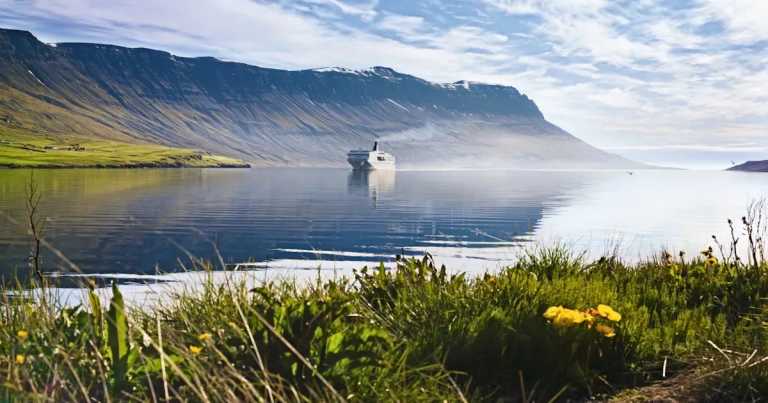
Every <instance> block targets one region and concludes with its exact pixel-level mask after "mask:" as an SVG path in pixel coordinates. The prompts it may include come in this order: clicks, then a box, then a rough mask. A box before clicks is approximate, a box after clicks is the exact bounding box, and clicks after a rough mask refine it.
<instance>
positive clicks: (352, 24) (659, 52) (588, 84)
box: [0, 0, 768, 168]
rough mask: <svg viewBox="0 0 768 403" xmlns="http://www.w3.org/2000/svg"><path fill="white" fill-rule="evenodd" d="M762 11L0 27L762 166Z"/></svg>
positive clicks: (36, 9)
mask: <svg viewBox="0 0 768 403" xmlns="http://www.w3.org/2000/svg"><path fill="white" fill-rule="evenodd" d="M766 21H768V1H757V0H613V1H610V0H455V1H438V0H424V1H412V0H391V1H388V0H378V1H377V0H281V1H254V0H208V1H203V0H200V1H194V2H191V1H183V0H165V1H149V0H145V1H126V0H110V1H103V0H102V1H95V0H48V1H34V0H15V1H14V0H0V26H2V27H7V28H19V29H26V30H30V31H32V32H33V33H34V34H35V35H37V36H38V37H39V38H40V39H42V40H44V41H47V42H65V41H88V42H102V43H114V44H121V45H126V46H145V47H152V48H159V49H164V50H169V51H171V52H173V53H176V54H178V55H183V56H203V55H211V56H216V57H219V58H221V59H226V60H234V61H240V62H246V63H250V64H255V65H260V66H266V67H277V68H287V69H302V68H314V67H327V66H343V67H351V68H365V67H369V66H373V65H383V66H390V67H393V68H395V69H397V70H399V71H402V72H405V73H410V74H414V75H417V76H420V77H423V78H426V79H429V80H433V81H443V82H448V81H458V80H472V81H481V82H489V83H500V84H507V85H513V86H515V87H517V88H518V89H520V90H521V91H522V92H524V93H526V94H528V95H529V96H530V97H532V98H533V99H534V100H535V101H536V103H537V104H538V105H539V106H540V108H541V109H542V111H543V112H544V114H545V116H546V117H547V118H548V119H549V120H550V121H552V122H553V123H555V124H558V125H560V126H561V127H563V128H564V129H566V130H568V131H570V132H571V133H573V134H575V135H576V136H578V137H580V138H582V139H584V140H586V141H588V142H590V143H592V144H594V145H596V146H598V147H601V148H604V149H607V150H609V151H613V152H617V153H620V154H623V155H626V156H628V157H630V158H635V159H638V160H643V161H648V162H653V163H660V164H666V165H672V166H683V167H706V168H718V167H725V166H728V165H730V161H732V160H733V161H736V162H741V161H743V160H747V159H758V158H759V159H768V108H766V105H767V104H768V103H767V101H768V63H766V61H767V60H768V23H766Z"/></svg>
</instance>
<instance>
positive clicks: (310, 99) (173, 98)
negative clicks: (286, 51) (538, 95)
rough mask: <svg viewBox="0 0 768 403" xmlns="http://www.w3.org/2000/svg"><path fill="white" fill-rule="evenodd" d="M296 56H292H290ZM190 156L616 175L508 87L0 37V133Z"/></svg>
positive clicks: (15, 34)
mask: <svg viewBox="0 0 768 403" xmlns="http://www.w3.org/2000/svg"><path fill="white" fill-rule="evenodd" d="M297 57H298V56H297ZM3 125H5V126H7V127H12V128H14V129H16V130H22V131H27V132H29V133H36V134H40V135H81V136H88V137H95V138H104V139H114V140H120V141H126V142H146V143H157V144H162V145H168V146H176V147H188V148H200V149H204V150H207V151H210V152H214V153H218V154H224V155H229V156H233V157H237V158H241V159H244V160H246V161H249V162H252V163H254V164H256V165H277V166H345V164H346V163H345V154H346V152H347V151H348V150H350V149H352V148H368V147H370V146H371V144H372V143H373V141H374V140H375V139H378V140H380V141H381V142H382V144H383V147H384V148H385V149H386V150H387V151H389V152H391V153H393V154H394V155H395V156H396V157H397V158H398V164H399V166H400V167H416V168H418V167H421V168H448V167H454V168H456V167H473V168H583V167H590V168H619V167H638V166H639V164H636V163H633V162H630V161H627V160H625V159H623V158H621V157H618V156H615V155H612V154H608V153H605V152H602V151H600V150H597V149H596V148H594V147H591V146H589V145H588V144H586V143H584V142H582V141H580V140H578V139H577V138H575V137H573V136H572V135H570V134H568V133H567V132H565V131H563V130H561V129H560V128H558V127H557V126H555V125H553V124H552V123H550V122H548V121H547V120H546V119H545V118H544V116H543V114H542V113H541V111H540V110H539V109H538V107H537V106H536V104H535V103H534V102H533V101H532V100H530V99H529V98H528V97H526V96H525V95H523V94H521V93H520V92H518V91H517V90H516V89H515V88H513V87H507V86H499V85H485V84H477V83H469V82H457V83H452V84H437V83H432V82H428V81H425V80H422V79H419V78H417V77H413V76H410V75H406V74H401V73H398V72H396V71H394V70H392V69H389V68H385V67H374V68H371V69H368V70H362V71H353V70H346V69H341V68H325V69H315V70H304V71H285V70H276V69H267V68H260V67H255V66H250V65H246V64H241V63H232V62H224V61H220V60H217V59H214V58H209V57H200V58H183V57H177V56H174V55H172V54H170V53H167V52H163V51H158V50H151V49H143V48H138V49H131V48H125V47H119V46H111V45H97V44H84V43H62V44H56V45H53V44H44V43H42V42H40V41H39V40H37V39H36V38H35V37H34V36H33V35H32V34H31V33H29V32H25V31H16V30H0V127H2V126H3Z"/></svg>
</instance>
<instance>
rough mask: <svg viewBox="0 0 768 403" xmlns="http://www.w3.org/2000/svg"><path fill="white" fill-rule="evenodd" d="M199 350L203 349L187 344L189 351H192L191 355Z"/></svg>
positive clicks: (198, 352) (196, 353)
mask: <svg viewBox="0 0 768 403" xmlns="http://www.w3.org/2000/svg"><path fill="white" fill-rule="evenodd" d="M201 351H203V348H202V347H200V346H189V352H190V353H192V355H198V354H200V352H201Z"/></svg>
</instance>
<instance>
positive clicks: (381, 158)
mask: <svg viewBox="0 0 768 403" xmlns="http://www.w3.org/2000/svg"><path fill="white" fill-rule="evenodd" d="M376 159H377V160H379V161H386V158H384V157H382V156H378V157H376Z"/></svg>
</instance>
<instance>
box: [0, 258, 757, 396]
mask: <svg viewBox="0 0 768 403" xmlns="http://www.w3.org/2000/svg"><path fill="white" fill-rule="evenodd" d="M755 256H758V255H757V254H756V255H755ZM743 260H744V261H746V260H749V263H745V262H741V261H739V260H735V259H734V258H733V255H731V257H730V258H729V257H728V256H724V257H720V258H718V257H716V256H715V255H714V253H713V252H712V251H711V250H709V249H707V250H705V251H704V254H703V255H702V256H699V257H693V258H686V257H685V256H676V257H672V256H670V255H668V254H667V255H662V256H661V257H659V258H657V259H651V260H649V261H647V262H643V263H639V264H635V265H627V264H624V263H623V262H622V261H621V260H620V259H618V258H617V257H604V258H601V259H598V260H596V261H591V262H588V261H585V260H583V258H582V257H581V256H580V255H578V254H574V253H572V252H571V251H569V250H567V249H565V248H560V247H555V248H548V249H539V250H536V251H532V252H530V253H528V254H526V255H524V256H523V257H522V258H521V260H520V261H519V262H518V263H517V264H515V265H514V266H512V267H509V268H507V269H504V270H502V271H500V272H498V273H494V274H490V273H489V274H486V275H484V276H480V277H477V278H470V277H467V276H466V275H464V274H455V275H451V274H447V272H446V269H445V268H444V267H437V266H435V265H434V263H433V262H432V260H431V258H430V257H428V256H427V257H425V258H424V259H399V260H398V261H397V264H396V266H397V267H396V268H395V269H394V270H387V269H385V268H384V267H383V266H382V267H377V268H364V269H361V270H359V271H357V272H356V273H355V275H354V278H350V279H333V280H320V279H318V281H317V282H315V283H312V284H309V285H306V284H303V285H298V284H296V283H293V282H287V281H279V282H274V283H264V284H262V285H260V286H256V287H248V286H246V284H245V283H243V282H238V281H233V282H225V283H223V284H222V283H214V282H213V281H207V282H205V283H204V285H203V287H202V290H200V289H198V290H197V291H194V292H184V291H181V292H179V293H178V294H177V295H175V296H174V297H173V298H171V299H170V300H169V302H168V303H164V304H162V305H161V306H158V307H155V308H154V309H153V310H146V309H140V308H125V307H124V303H123V302H122V298H121V297H117V298H113V300H112V302H111V303H110V304H108V305H107V306H104V305H103V304H102V303H101V302H100V301H99V299H98V298H97V297H95V296H94V297H93V298H90V300H89V301H90V302H89V303H86V304H85V305H84V306H78V307H63V306H57V304H56V303H55V302H51V300H45V299H42V300H40V299H38V300H37V301H30V300H18V299H15V300H12V299H9V298H8V297H7V296H8V295H9V294H8V293H5V295H6V300H5V302H4V303H3V305H2V311H0V324H2V326H1V327H0V379H4V382H3V383H2V384H0V395H2V396H3V398H4V399H14V398H20V399H23V400H54V401H60V400H70V401H78V400H79V401H82V400H86V399H95V400H98V401H103V400H108V399H128V398H134V399H139V400H150V401H159V400H165V396H166V393H167V396H168V397H170V398H171V400H196V401H231V400H243V401H264V400H270V401H442V400H447V401H464V400H466V401H499V399H501V400H504V401H550V400H554V401H557V400H564V399H573V400H587V399H601V400H610V399H613V400H617V401H645V400H650V399H652V398H654V397H659V396H666V397H668V398H675V399H679V400H681V401H686V400H687V401H744V400H752V399H757V400H759V399H760V398H761V396H764V395H765V394H766V393H768V329H767V328H766V326H767V325H766V323H768V303H766V299H765V298H766V297H768V264H766V262H765V261H764V259H760V260H756V261H753V260H752V259H751V258H747V257H745V258H743ZM202 268H204V269H209V268H210V267H209V266H205V267H202ZM115 295H119V288H118V289H116V291H115ZM617 315H618V316H617Z"/></svg>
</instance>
